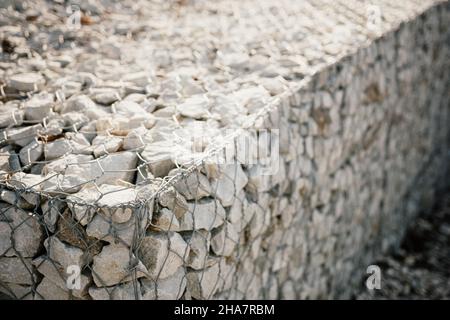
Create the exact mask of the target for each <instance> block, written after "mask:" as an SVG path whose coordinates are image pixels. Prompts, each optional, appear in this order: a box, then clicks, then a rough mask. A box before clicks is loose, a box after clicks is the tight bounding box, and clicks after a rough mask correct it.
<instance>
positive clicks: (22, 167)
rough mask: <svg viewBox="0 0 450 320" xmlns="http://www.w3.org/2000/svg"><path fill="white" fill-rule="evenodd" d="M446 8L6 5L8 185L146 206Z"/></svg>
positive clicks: (428, 0) (420, 4) (2, 170)
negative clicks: (314, 82)
mask: <svg viewBox="0 0 450 320" xmlns="http://www.w3.org/2000/svg"><path fill="white" fill-rule="evenodd" d="M439 2H442V1H435V0H420V1H419V0H415V1H413V0H408V1H402V2H401V3H395V2H392V1H387V0H382V1H356V0H351V1H348V0H345V1H344V0H340V1H335V0H322V1H318V0H314V1H313V0H308V1H296V0H283V1H260V0H258V1H256V0H255V1H242V0H240V1H211V2H208V1H175V2H174V1H151V2H147V1H137V2H136V1H118V2H115V1H103V2H100V1H87V2H82V3H79V4H78V5H76V4H75V2H74V5H71V6H69V7H65V6H62V5H58V4H55V3H50V2H44V1H29V2H27V3H26V4H25V3H21V2H18V3H15V4H14V3H13V5H12V7H9V8H1V9H0V11H1V19H0V38H1V39H2V53H1V57H2V62H1V65H0V75H1V76H0V78H1V79H3V80H1V83H0V85H1V87H0V89H1V90H0V93H1V97H0V99H1V100H0V101H1V102H0V128H1V129H0V137H1V138H0V145H1V149H0V178H1V183H2V184H3V185H7V186H8V188H9V189H14V190H16V191H28V192H33V193H38V194H42V195H45V196H51V197H63V198H65V199H66V201H73V202H77V203H84V204H95V205H98V206H117V205H123V204H135V203H141V202H145V201H147V200H148V199H151V198H153V197H154V196H155V195H156V194H158V193H160V192H162V191H163V190H164V189H165V188H166V187H167V186H168V185H170V184H172V183H174V181H176V180H178V179H180V178H181V177H182V176H186V175H187V174H189V173H191V172H192V171H193V168H195V167H196V166H197V165H198V164H199V163H202V162H203V160H204V159H205V158H206V157H207V156H210V155H211V154H215V153H217V152H219V151H220V150H221V149H222V148H223V145H224V144H225V143H227V141H231V140H233V139H234V138H235V137H236V136H237V135H239V134H240V131H239V129H242V128H244V129H245V128H249V127H252V126H254V125H255V124H256V123H257V120H258V119H259V118H260V117H261V116H263V115H264V114H265V112H267V111H268V110H270V108H272V107H275V108H276V107H277V105H278V104H279V103H280V101H281V100H282V99H284V97H286V96H289V95H290V94H291V92H293V91H295V90H297V89H298V88H299V87H301V86H302V85H304V84H305V83H307V81H308V79H309V77H310V76H311V75H313V74H315V73H316V72H318V71H319V70H321V69H323V68H325V67H326V66H328V65H330V64H333V63H335V62H336V61H337V60H339V59H340V58H342V57H343V56H345V55H348V54H350V53H352V52H354V51H356V50H357V49H359V48H361V47H364V46H367V45H368V44H369V43H370V42H371V41H373V40H374V39H376V38H378V37H380V36H382V35H383V34H385V33H386V32H388V31H390V30H392V29H393V28H396V27H397V26H398V25H399V24H400V23H402V22H404V21H406V20H408V19H412V18H414V17H415V16H417V15H418V14H420V13H422V12H423V11H425V10H426V9H427V8H429V7H430V6H432V5H434V4H436V3H439ZM7 3H8V2H7ZM24 13H25V14H24ZM230 132H231V134H230ZM2 197H7V194H2Z"/></svg>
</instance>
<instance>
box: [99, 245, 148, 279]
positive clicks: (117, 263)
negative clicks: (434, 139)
mask: <svg viewBox="0 0 450 320" xmlns="http://www.w3.org/2000/svg"><path fill="white" fill-rule="evenodd" d="M92 274H93V277H94V282H95V284H96V285H97V287H105V286H106V287H107V286H113V285H115V284H118V283H122V282H128V281H131V280H133V279H136V278H140V277H143V276H145V275H146V274H148V272H147V269H146V268H145V266H144V265H143V264H142V262H141V261H139V260H138V259H136V257H135V256H134V255H133V254H132V253H131V252H130V249H129V248H127V247H126V246H124V245H123V244H110V245H107V246H104V247H103V249H102V252H100V254H99V255H97V256H95V257H94V263H93V265H92Z"/></svg>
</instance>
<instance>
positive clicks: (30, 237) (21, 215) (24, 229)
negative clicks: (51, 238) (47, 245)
mask: <svg viewBox="0 0 450 320" xmlns="http://www.w3.org/2000/svg"><path fill="white" fill-rule="evenodd" d="M0 218H1V219H2V220H4V221H8V223H9V225H10V227H11V228H12V230H11V237H12V239H13V240H14V250H13V255H16V254H20V255H21V256H22V257H33V256H35V255H36V254H37V253H38V252H39V250H40V249H41V248H42V241H43V237H44V233H43V230H42V227H41V225H40V223H39V221H38V218H37V217H34V216H33V215H32V214H31V213H28V212H26V211H24V210H22V209H17V208H14V207H9V208H8V209H6V210H5V209H3V210H2V215H1V217H0Z"/></svg>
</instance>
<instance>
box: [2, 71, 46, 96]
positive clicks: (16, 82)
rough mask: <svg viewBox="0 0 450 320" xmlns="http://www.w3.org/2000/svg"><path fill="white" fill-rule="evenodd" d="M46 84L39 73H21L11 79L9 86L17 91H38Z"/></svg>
mask: <svg viewBox="0 0 450 320" xmlns="http://www.w3.org/2000/svg"><path fill="white" fill-rule="evenodd" d="M44 84H45V80H44V78H43V77H42V76H41V75H40V74H38V73H20V74H16V75H13V76H12V77H11V78H10V79H9V86H10V87H11V88H13V89H15V90H17V91H24V92H28V91H38V90H41V89H42V87H43V85H44Z"/></svg>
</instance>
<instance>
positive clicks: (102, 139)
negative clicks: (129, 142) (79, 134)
mask: <svg viewBox="0 0 450 320" xmlns="http://www.w3.org/2000/svg"><path fill="white" fill-rule="evenodd" d="M121 146H122V139H121V138H119V137H114V136H104V135H98V136H96V137H95V138H94V140H92V147H93V151H94V156H95V157H96V158H98V157H100V156H102V155H104V154H107V153H113V152H116V151H118V150H119V149H120V147H121Z"/></svg>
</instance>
